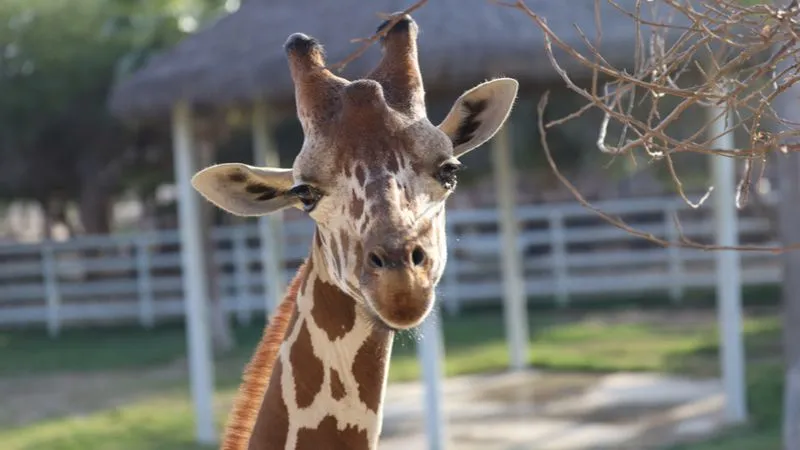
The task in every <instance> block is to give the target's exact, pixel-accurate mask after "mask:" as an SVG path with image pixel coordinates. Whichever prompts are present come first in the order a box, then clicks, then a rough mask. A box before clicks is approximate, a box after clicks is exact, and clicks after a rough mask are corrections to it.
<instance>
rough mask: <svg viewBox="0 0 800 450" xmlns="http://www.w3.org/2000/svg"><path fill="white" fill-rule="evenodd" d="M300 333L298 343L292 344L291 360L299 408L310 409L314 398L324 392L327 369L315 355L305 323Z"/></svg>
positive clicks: (302, 323) (302, 324)
mask: <svg viewBox="0 0 800 450" xmlns="http://www.w3.org/2000/svg"><path fill="white" fill-rule="evenodd" d="M299 326H300V327H301V328H300V333H299V334H298V336H297V341H295V343H294V344H292V348H291V353H290V354H289V360H290V361H291V363H292V372H293V374H294V387H295V391H296V392H297V406H298V407H300V408H308V407H309V406H311V403H313V402H314V398H315V397H316V396H317V394H319V392H320V391H321V390H322V384H323V382H324V381H325V367H324V366H323V365H322V361H320V359H319V358H318V357H317V355H315V354H314V348H313V346H312V344H311V333H310V332H309V331H308V326H307V324H306V323H305V322H301V323H300V325H299Z"/></svg>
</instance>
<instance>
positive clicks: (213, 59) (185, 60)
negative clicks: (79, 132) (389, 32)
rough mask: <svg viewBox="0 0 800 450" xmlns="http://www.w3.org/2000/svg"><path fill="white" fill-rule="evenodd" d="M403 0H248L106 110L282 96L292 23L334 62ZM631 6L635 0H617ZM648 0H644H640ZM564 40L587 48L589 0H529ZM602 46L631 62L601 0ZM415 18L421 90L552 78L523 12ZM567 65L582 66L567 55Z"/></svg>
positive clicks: (430, 8)
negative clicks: (502, 78)
mask: <svg viewBox="0 0 800 450" xmlns="http://www.w3.org/2000/svg"><path fill="white" fill-rule="evenodd" d="M411 3H412V2H411V0H404V1H397V0H370V1H359V2H357V1H354V0H336V1H329V2H313V1H311V0H246V1H244V2H243V4H242V7H241V8H240V9H239V10H238V11H237V12H235V13H233V14H230V15H228V16H225V17H223V18H221V19H220V20H218V21H217V22H216V23H214V24H213V25H211V26H209V27H208V28H207V29H205V30H203V31H200V32H198V33H196V34H194V35H191V36H189V37H187V38H186V39H185V40H183V41H182V42H181V43H179V44H178V45H177V46H175V47H174V48H172V49H170V50H168V51H166V52H164V53H163V54H161V55H159V56H157V57H154V58H152V59H151V60H150V61H149V63H148V64H146V65H145V67H143V68H142V69H141V70H139V71H138V72H136V73H134V74H133V75H131V76H130V77H128V78H127V79H125V80H124V81H122V82H121V83H120V84H119V85H117V86H116V87H115V89H114V91H113V93H112V96H111V99H110V106H111V109H112V111H113V112H114V113H115V114H117V115H120V116H123V117H130V118H133V117H152V116H157V115H161V114H165V113H167V111H169V108H170V107H171V105H172V104H173V103H174V102H176V101H177V100H179V99H185V100H188V101H191V102H194V103H197V104H205V105H211V106H224V105H229V104H233V103H237V102H245V103H249V102H250V101H252V99H253V98H256V97H259V96H260V97H262V98H264V99H266V100H267V101H272V102H275V103H284V104H285V103H290V102H291V101H292V97H293V94H294V91H293V86H292V83H291V80H290V78H289V69H288V65H287V63H286V58H285V55H284V52H283V43H284V42H285V40H286V38H287V37H288V36H289V35H290V34H291V33H293V32H298V31H299V32H303V33H306V34H309V35H312V36H314V37H316V38H318V39H319V40H320V41H321V42H322V43H323V45H324V46H325V48H326V52H327V55H328V61H329V62H336V61H339V60H341V59H343V58H344V57H346V56H347V55H348V54H350V53H351V52H352V51H354V50H355V49H356V48H357V46H358V45H359V44H354V43H352V42H351V40H352V39H354V38H358V37H365V36H370V35H372V33H373V32H374V31H375V29H376V27H377V25H378V24H379V23H380V22H381V19H379V18H378V17H377V16H376V13H378V12H387V13H390V12H394V11H400V10H403V9H404V8H406V7H408V6H409V5H410V4H411ZM617 3H618V4H620V5H623V6H624V7H626V9H627V10H629V11H632V10H633V8H632V6H631V5H632V4H633V3H634V0H618V1H617ZM643 3H644V4H647V3H648V2H643ZM526 4H527V5H528V6H529V7H530V8H531V9H532V10H533V11H535V12H536V13H538V14H540V15H542V16H544V17H545V18H546V19H547V22H548V25H549V26H550V27H551V28H552V29H553V30H554V31H555V32H556V33H557V34H558V35H559V36H561V37H562V38H563V39H565V40H567V41H568V42H571V43H572V44H573V45H575V46H577V47H579V48H582V49H583V48H585V47H584V45H583V43H582V40H581V37H580V34H579V32H578V31H577V30H576V29H575V26H576V25H577V26H578V27H580V29H581V30H582V31H583V32H584V33H585V34H586V36H588V37H589V39H590V40H593V39H594V36H595V30H596V26H595V23H596V22H595V1H594V0H563V1H557V0H527V2H526ZM599 4H600V5H601V11H602V14H601V18H602V29H603V40H602V44H603V45H602V47H601V51H602V53H603V54H604V56H605V57H606V58H607V59H608V60H609V61H610V62H611V63H612V64H614V65H617V66H620V65H622V66H625V65H629V64H631V63H632V59H633V55H634V51H633V46H634V38H633V36H634V33H635V31H634V22H633V20H631V18H630V17H627V16H626V15H625V14H624V13H622V12H620V11H618V10H616V9H615V8H614V7H612V6H611V5H610V4H609V3H608V2H605V1H601V2H599ZM412 15H413V17H414V19H415V20H416V21H417V23H418V24H419V26H420V36H419V46H420V50H419V54H420V64H421V67H422V73H423V77H424V79H425V83H426V89H427V90H428V91H434V90H442V89H447V90H461V89H464V88H466V87H469V86H470V85H472V84H474V83H476V82H479V81H483V80H484V79H485V78H487V77H490V76H492V75H493V74H494V73H496V72H502V74H504V75H507V76H513V77H516V78H518V79H519V80H520V81H521V82H522V83H540V82H547V81H550V80H552V79H554V78H556V77H557V75H556V73H555V72H554V70H553V68H552V66H551V64H550V63H549V61H547V58H546V56H545V53H544V45H543V44H544V38H543V34H542V31H541V30H540V29H539V27H538V26H536V25H535V24H534V23H533V22H532V21H531V19H530V18H529V17H527V16H526V15H525V14H524V13H523V12H522V11H520V10H516V9H511V8H507V7H503V6H499V5H497V4H493V3H491V2H489V1H487V0H431V1H429V2H428V3H427V4H426V5H424V6H423V7H422V8H420V9H419V10H417V11H415V12H414V13H413V14H412ZM379 56H380V50H379V48H378V46H377V45H375V46H373V48H370V50H369V51H367V52H366V53H365V54H364V55H363V56H362V57H361V58H359V59H357V60H356V61H353V62H352V63H350V64H349V65H348V66H347V68H346V69H345V71H344V73H343V75H344V76H347V77H358V76H362V75H363V74H365V73H366V72H367V71H368V70H369V69H370V68H372V67H373V66H374V64H375V63H376V62H377V60H378V58H379ZM561 60H562V61H563V63H564V65H565V67H567V68H568V69H572V70H581V66H580V65H579V64H578V63H577V62H575V61H574V60H573V59H572V58H568V57H566V56H563V57H562V58H561Z"/></svg>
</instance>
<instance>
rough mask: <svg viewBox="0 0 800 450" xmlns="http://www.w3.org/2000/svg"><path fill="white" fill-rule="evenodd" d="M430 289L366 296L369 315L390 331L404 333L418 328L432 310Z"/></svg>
mask: <svg viewBox="0 0 800 450" xmlns="http://www.w3.org/2000/svg"><path fill="white" fill-rule="evenodd" d="M433 301H434V295H433V290H432V289H419V290H415V292H410V291H409V290H396V291H393V292H387V293H385V294H383V295H381V294H377V295H368V296H367V301H366V303H367V305H368V307H369V309H370V313H371V315H372V316H373V317H374V319H375V320H377V321H378V322H379V323H380V324H382V325H383V326H385V327H386V328H388V329H390V330H392V331H404V330H409V329H412V328H415V327H417V326H419V325H420V324H421V323H422V322H423V321H424V320H425V318H426V317H428V314H429V313H430V311H431V309H432V308H433Z"/></svg>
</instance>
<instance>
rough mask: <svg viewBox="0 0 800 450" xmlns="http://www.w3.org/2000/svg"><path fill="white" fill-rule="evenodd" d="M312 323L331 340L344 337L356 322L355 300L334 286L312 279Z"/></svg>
mask: <svg viewBox="0 0 800 450" xmlns="http://www.w3.org/2000/svg"><path fill="white" fill-rule="evenodd" d="M311 316H312V317H313V318H314V323H316V325H317V326H318V327H319V328H321V329H322V331H324V332H325V333H326V334H327V335H328V339H330V340H331V341H333V340H335V339H338V338H341V337H344V335H346V334H347V333H349V332H350V330H352V329H353V326H355V324H356V302H355V300H353V299H352V298H350V297H349V296H348V295H346V294H345V293H344V292H342V291H341V290H340V289H339V288H337V287H336V286H334V285H332V284H329V283H326V282H324V281H322V280H320V279H319V278H317V279H316V280H314V306H313V307H312V308H311Z"/></svg>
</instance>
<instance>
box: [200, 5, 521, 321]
mask: <svg viewBox="0 0 800 450" xmlns="http://www.w3.org/2000/svg"><path fill="white" fill-rule="evenodd" d="M395 17H396V16H395ZM391 21H392V20H391V19H390V20H389V21H387V22H384V24H383V25H381V27H380V28H379V31H380V30H381V29H383V28H385V27H386V26H387V24H388V23H390V22H391ZM417 31H418V28H417V25H416V23H415V22H414V21H413V20H412V19H411V18H410V17H409V16H407V15H403V16H402V17H400V18H399V21H397V22H396V24H395V25H394V26H393V27H392V29H391V30H389V31H388V32H387V33H386V35H385V37H384V38H383V39H382V42H381V43H382V49H383V58H382V60H381V61H380V63H379V64H378V66H377V67H376V68H375V69H374V70H373V71H372V72H371V73H370V74H369V75H368V76H366V77H365V78H363V79H358V80H354V81H348V80H345V79H343V78H341V77H338V76H336V75H334V74H333V73H332V72H331V71H330V70H328V69H327V68H326V66H325V61H324V55H323V50H322V47H321V46H320V44H319V43H318V42H317V41H316V40H315V39H314V38H311V37H309V36H306V35H304V34H300V33H297V34H293V35H291V36H290V37H289V38H288V40H287V41H286V44H285V51H286V54H287V57H288V60H289V68H290V72H291V76H292V80H293V82H294V86H295V97H296V103H297V114H298V117H299V120H300V123H301V126H302V128H303V132H304V135H305V139H304V142H303V147H302V149H301V150H300V152H299V154H298V156H297V157H296V159H295V161H294V164H293V165H292V168H271V167H253V166H250V165H245V164H219V165H215V166H212V167H208V168H206V169H204V170H202V171H200V172H199V173H198V174H197V175H195V177H194V178H193V180H192V183H193V185H194V187H195V188H196V189H197V190H198V191H199V192H200V193H201V194H203V195H204V196H205V197H206V198H207V199H208V200H209V201H211V202H212V203H214V204H215V205H217V206H218V207H220V208H222V209H224V210H226V211H228V212H230V213H232V214H236V215H242V216H258V215H265V214H269V213H271V212H274V211H277V210H280V209H282V208H289V207H295V208H300V209H303V210H304V211H306V212H307V213H308V215H309V216H310V217H311V219H313V220H314V221H315V222H316V224H317V231H316V237H315V242H314V249H313V250H312V251H313V252H317V254H318V255H319V256H320V258H319V260H321V262H323V263H324V264H325V266H326V267H325V268H324V271H323V272H324V275H325V276H326V277H327V278H328V279H329V280H330V281H331V282H332V283H334V284H335V285H337V287H339V288H340V289H341V290H342V291H344V292H345V293H347V294H349V295H350V296H352V297H353V298H354V299H355V300H356V302H358V303H359V304H360V305H361V306H362V307H363V308H362V310H363V311H364V312H366V313H367V314H369V315H370V316H371V317H373V318H375V319H377V322H378V323H381V324H383V325H385V326H388V327H389V328H391V329H407V328H412V327H414V326H416V325H418V324H419V323H420V322H421V321H422V320H423V319H424V318H425V317H426V316H427V314H428V313H429V311H430V309H431V306H432V304H433V299H434V289H435V287H436V285H437V283H438V282H439V279H440V278H441V275H442V272H443V270H444V265H445V261H446V258H447V249H446V240H445V226H444V207H445V201H446V200H447V198H448V196H450V195H451V194H452V193H453V191H454V189H455V187H456V181H457V172H458V171H459V169H460V168H461V163H460V162H459V158H460V157H462V156H463V155H464V154H466V153H467V152H469V151H470V150H473V149H475V148H477V147H478V146H480V145H481V144H483V143H485V142H486V141H487V140H489V139H490V138H491V137H492V136H493V135H494V134H495V133H496V132H497V130H498V129H499V128H500V127H501V126H502V124H503V122H504V121H505V120H506V118H507V117H508V115H509V113H510V111H511V108H512V105H513V103H514V100H515V98H516V95H517V89H518V83H517V82H516V81H515V80H513V79H508V78H502V79H494V80H491V81H488V82H485V83H482V84H480V85H478V86H476V87H474V88H472V89H470V90H468V91H466V92H465V93H463V95H461V96H460V97H459V98H458V99H457V100H456V102H455V104H454V105H453V107H452V109H451V111H450V112H449V114H448V115H447V116H446V118H445V119H444V120H443V121H442V122H441V123H440V124H438V125H434V124H432V123H431V122H430V121H429V120H428V118H427V115H426V108H425V98H424V97H425V92H424V89H423V84H422V77H421V74H420V69H419V64H418V59H417V42H416V41H417Z"/></svg>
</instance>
